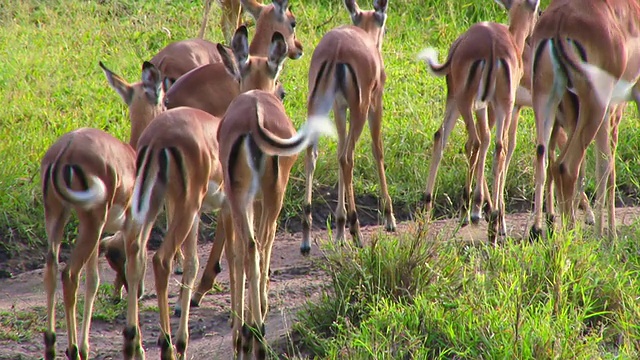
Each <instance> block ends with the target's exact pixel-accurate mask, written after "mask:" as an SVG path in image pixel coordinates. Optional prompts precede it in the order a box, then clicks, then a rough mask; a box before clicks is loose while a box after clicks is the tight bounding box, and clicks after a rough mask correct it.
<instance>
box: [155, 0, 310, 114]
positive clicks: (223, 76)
mask: <svg viewBox="0 0 640 360" xmlns="http://www.w3.org/2000/svg"><path fill="white" fill-rule="evenodd" d="M242 4H243V6H244V7H245V8H246V9H248V11H249V12H250V13H251V14H252V16H253V17H254V18H255V19H256V33H255V36H254V38H253V40H252V41H251V45H250V46H249V53H250V54H251V55H255V56H263V57H266V56H267V55H268V54H269V46H270V41H271V38H272V37H273V34H274V33H276V32H279V33H281V34H282V35H283V36H284V38H285V40H286V42H287V44H288V49H289V50H288V56H289V58H291V59H298V58H300V57H301V56H302V44H301V43H300V42H299V41H298V39H297V38H296V36H295V26H296V19H295V17H294V16H293V14H292V13H291V11H290V10H289V9H288V6H289V1H288V0H275V1H273V3H272V4H269V5H263V4H260V3H258V2H256V1H253V0H242ZM234 29H235V28H234ZM216 47H217V49H218V52H219V54H220V55H221V56H220V58H221V60H220V62H221V61H222V59H223V58H225V57H224V56H222V55H227V54H228V51H227V49H226V48H225V47H224V46H223V45H221V44H217V45H216ZM226 58H227V59H228V58H229V57H228V56H227V57H226ZM220 62H216V63H210V64H206V65H202V66H199V67H197V68H194V69H192V70H191V71H189V72H188V73H186V74H184V75H183V76H182V77H181V78H180V79H178V80H177V81H176V82H175V84H173V85H172V86H171V89H169V91H168V93H167V100H166V102H167V104H166V105H167V108H173V107H178V106H191V107H195V108H198V109H201V110H204V111H206V112H208V113H210V114H213V115H215V116H222V115H223V114H224V112H225V110H226V108H227V106H229V103H230V102H231V100H233V99H234V98H235V97H236V96H237V95H238V94H240V83H239V81H240V80H239V78H238V77H237V76H236V75H234V74H233V73H229V72H228V71H227V67H228V66H227V65H230V64H227V65H224V64H221V63H220ZM235 66H236V67H237V65H235ZM279 91H281V93H284V91H283V90H282V89H281V90H279ZM213 99H215V101H213Z"/></svg>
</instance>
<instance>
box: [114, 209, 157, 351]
mask: <svg viewBox="0 0 640 360" xmlns="http://www.w3.org/2000/svg"><path fill="white" fill-rule="evenodd" d="M153 210H154V209H153V208H152V210H151V211H153ZM149 215H151V216H149ZM147 216H148V217H149V218H150V219H148V220H147V222H146V223H145V224H142V226H141V225H139V224H135V223H133V222H132V223H130V224H127V226H126V229H127V230H126V233H125V244H126V246H125V247H126V250H125V251H126V257H127V263H126V277H127V284H128V289H127V325H126V327H125V328H124V330H123V331H122V335H123V337H124V343H123V347H122V355H123V358H124V359H125V360H130V359H135V360H143V359H144V358H145V353H144V348H143V347H142V334H141V333H140V326H139V320H138V299H139V298H140V294H139V290H140V289H141V285H142V283H143V282H144V275H145V269H146V263H147V250H146V249H147V247H146V246H147V239H149V235H150V234H151V227H152V226H153V223H154V221H155V218H156V216H157V213H155V214H153V213H151V214H148V215H147Z"/></svg>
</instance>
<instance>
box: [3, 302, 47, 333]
mask: <svg viewBox="0 0 640 360" xmlns="http://www.w3.org/2000/svg"><path fill="white" fill-rule="evenodd" d="M45 322H46V309H45V308H44V307H34V308H31V309H27V310H18V309H16V308H15V306H12V307H11V309H9V310H2V311H0V340H11V341H16V342H27V341H30V340H32V339H33V337H34V336H35V335H36V334H40V333H42V331H44V324H45Z"/></svg>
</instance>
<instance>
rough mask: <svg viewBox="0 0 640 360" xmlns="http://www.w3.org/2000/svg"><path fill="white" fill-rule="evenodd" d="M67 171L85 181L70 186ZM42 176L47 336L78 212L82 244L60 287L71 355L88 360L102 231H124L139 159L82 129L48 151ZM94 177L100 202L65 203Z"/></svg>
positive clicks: (49, 349)
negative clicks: (80, 315)
mask: <svg viewBox="0 0 640 360" xmlns="http://www.w3.org/2000/svg"><path fill="white" fill-rule="evenodd" d="M68 166H74V167H77V169H80V170H79V171H80V172H81V174H83V175H81V174H79V173H78V171H77V170H74V171H73V173H74V175H73V176H72V177H71V181H70V182H69V183H68V184H67V183H66V181H65V180H64V179H63V177H64V175H63V173H65V172H67V171H68ZM40 172H41V182H42V186H43V195H44V208H45V228H46V230H47V239H48V244H49V250H48V254H47V263H46V269H45V273H44V285H45V289H46V293H47V314H48V316H47V324H48V325H47V329H46V332H45V334H55V323H56V322H55V293H56V286H57V283H58V280H57V279H56V276H57V274H58V254H59V251H60V243H61V241H62V237H63V231H64V226H65V224H66V223H67V221H68V220H69V217H70V214H71V210H75V212H76V215H77V216H78V238H77V239H76V241H75V245H74V248H73V251H72V253H71V256H70V258H69V262H68V263H67V265H66V266H65V268H64V269H63V271H62V287H63V295H64V309H65V315H66V316H65V318H66V322H67V334H68V337H69V342H68V344H69V345H68V346H69V347H68V352H69V353H71V354H75V356H79V358H81V359H88V354H89V329H90V326H91V311H92V306H93V301H94V299H95V296H96V293H97V290H98V285H99V283H100V279H99V275H98V243H99V239H100V236H101V234H102V232H103V231H108V232H116V231H120V230H121V229H123V228H124V227H125V226H126V222H127V211H128V207H129V202H130V198H131V192H132V190H133V180H134V178H135V153H134V151H133V149H132V148H131V147H130V146H129V145H127V144H124V143H122V142H121V141H120V140H118V139H116V138H114V137H113V136H111V135H109V134H107V133H105V132H103V131H101V130H97V129H90V128H81V129H78V130H75V131H72V132H69V133H67V134H65V135H63V136H62V137H61V138H60V139H59V140H58V141H56V143H54V144H53V145H52V146H51V147H50V148H49V150H47V152H46V154H45V155H44V157H43V159H42V162H41V166H40ZM92 176H93V177H95V179H96V181H98V182H101V183H102V184H103V186H104V189H105V192H104V194H103V195H104V196H103V197H102V198H99V199H96V200H93V201H91V202H88V203H87V204H85V205H83V204H81V203H78V202H75V201H69V200H66V199H67V198H68V196H65V192H66V190H65V189H67V188H69V189H72V190H76V191H82V190H85V184H83V181H82V179H83V178H89V177H92ZM89 186H91V181H89ZM59 189H60V190H59ZM85 265H86V268H87V274H86V279H87V280H86V290H85V306H84V314H85V316H84V320H83V323H82V329H81V335H80V336H81V338H80V343H79V344H78V341H77V331H76V315H75V311H76V296H77V289H78V281H79V276H80V272H81V271H82V269H83V268H84V267H85ZM71 356H73V355H71ZM53 358H55V343H47V344H46V347H45V359H53Z"/></svg>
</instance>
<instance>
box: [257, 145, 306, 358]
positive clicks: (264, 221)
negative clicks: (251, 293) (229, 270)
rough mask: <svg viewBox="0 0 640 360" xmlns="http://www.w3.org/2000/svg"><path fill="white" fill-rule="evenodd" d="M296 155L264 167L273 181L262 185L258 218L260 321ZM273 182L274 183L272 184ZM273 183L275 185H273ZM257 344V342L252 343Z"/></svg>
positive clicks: (265, 311)
mask: <svg viewBox="0 0 640 360" xmlns="http://www.w3.org/2000/svg"><path fill="white" fill-rule="evenodd" d="M296 158H297V157H289V158H285V157H280V158H278V160H277V161H278V166H277V168H275V167H274V166H269V167H267V168H266V169H265V174H268V173H272V174H273V175H274V178H275V179H274V181H273V182H272V183H271V184H268V185H269V186H265V184H264V183H263V186H262V205H263V206H262V209H261V210H262V216H261V218H260V220H261V221H260V227H259V231H260V232H259V241H260V243H261V244H262V254H261V257H260V265H261V266H260V309H261V311H262V322H263V323H264V322H265V321H266V317H267V312H268V311H269V306H268V301H269V277H270V266H271V250H272V249H273V241H274V239H275V237H276V230H277V225H278V224H277V221H278V216H280V211H281V210H282V203H283V201H284V196H285V192H286V190H287V184H288V183H289V174H290V173H291V167H292V166H293V164H294V163H295V159H296ZM274 183H275V184H274ZM274 185H275V186H274ZM254 345H256V346H257V344H254Z"/></svg>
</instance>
